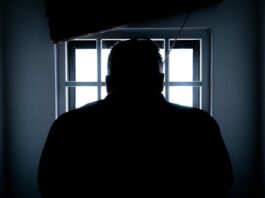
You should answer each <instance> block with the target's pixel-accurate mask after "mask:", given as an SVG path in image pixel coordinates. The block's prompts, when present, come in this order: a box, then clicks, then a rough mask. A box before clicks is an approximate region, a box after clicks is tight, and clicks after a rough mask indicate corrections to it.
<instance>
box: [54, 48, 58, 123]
mask: <svg viewBox="0 0 265 198" xmlns="http://www.w3.org/2000/svg"><path fill="white" fill-rule="evenodd" d="M53 55H54V79H55V82H54V92H55V98H54V99H55V101H54V102H55V119H56V118H58V63H57V60H58V59H57V56H58V54H57V44H54V45H53Z"/></svg>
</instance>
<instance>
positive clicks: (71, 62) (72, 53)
mask: <svg viewBox="0 0 265 198" xmlns="http://www.w3.org/2000/svg"><path fill="white" fill-rule="evenodd" d="M68 45H70V46H69V47H68V50H69V51H68V53H69V54H68V71H69V73H68V79H67V81H69V80H70V81H75V71H76V65H75V64H76V47H75V46H73V45H72V44H71V43H69V42H68ZM75 92H76V88H75V87H72V88H68V94H69V101H68V109H69V110H72V109H75V103H76V101H75V97H76V94H75Z"/></svg>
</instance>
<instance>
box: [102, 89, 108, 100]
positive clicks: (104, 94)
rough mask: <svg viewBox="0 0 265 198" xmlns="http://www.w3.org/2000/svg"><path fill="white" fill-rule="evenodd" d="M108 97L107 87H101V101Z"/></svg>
mask: <svg viewBox="0 0 265 198" xmlns="http://www.w3.org/2000/svg"><path fill="white" fill-rule="evenodd" d="M106 96H107V90H106V86H102V87H101V99H104V98H105V97H106Z"/></svg>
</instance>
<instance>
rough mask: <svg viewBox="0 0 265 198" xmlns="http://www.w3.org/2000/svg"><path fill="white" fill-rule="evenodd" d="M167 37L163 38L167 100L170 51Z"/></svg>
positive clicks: (167, 93) (166, 93) (166, 96)
mask: <svg viewBox="0 0 265 198" xmlns="http://www.w3.org/2000/svg"><path fill="white" fill-rule="evenodd" d="M169 42H170V41H169V39H166V40H165V61H164V67H165V98H166V100H169V54H168V53H169V52H170V43H169Z"/></svg>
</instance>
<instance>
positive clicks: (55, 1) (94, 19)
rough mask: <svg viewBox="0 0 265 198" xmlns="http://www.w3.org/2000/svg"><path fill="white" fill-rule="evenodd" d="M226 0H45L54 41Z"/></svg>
mask: <svg viewBox="0 0 265 198" xmlns="http://www.w3.org/2000/svg"><path fill="white" fill-rule="evenodd" d="M222 1H223V0H174V2H173V1H169V0H162V1H161V2H160V3H156V1H154V2H153V3H150V2H149V1H144V0H134V1H121V0H119V1H118V0H112V1H108V0H104V1H102V0H95V1H85V0H68V1H61V0H45V9H46V16H47V17H48V22H49V28H50V36H51V39H52V40H53V41H54V42H58V41H63V40H67V39H70V38H74V37H77V36H81V35H85V34H89V33H95V32H98V31H102V30H106V29H110V28H113V27H117V26H122V25H126V24H131V23H137V22H141V21H146V20H150V19H156V18H161V17H165V16H170V15H174V14H178V13H180V12H187V11H191V10H194V9H199V8H202V7H206V6H210V5H214V4H217V3H220V2H222Z"/></svg>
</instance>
